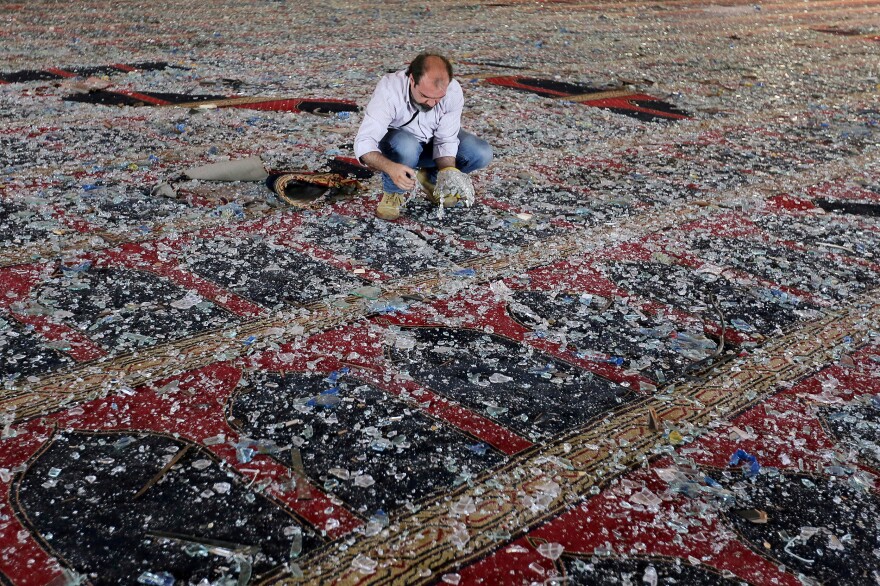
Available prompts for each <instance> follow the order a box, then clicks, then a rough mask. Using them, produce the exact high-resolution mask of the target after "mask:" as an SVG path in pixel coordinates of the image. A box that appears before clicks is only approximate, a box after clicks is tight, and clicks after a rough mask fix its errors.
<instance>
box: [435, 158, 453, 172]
mask: <svg viewBox="0 0 880 586" xmlns="http://www.w3.org/2000/svg"><path fill="white" fill-rule="evenodd" d="M434 163H436V165H437V168H438V169H445V168H446V167H455V157H437V158H436V159H434Z"/></svg>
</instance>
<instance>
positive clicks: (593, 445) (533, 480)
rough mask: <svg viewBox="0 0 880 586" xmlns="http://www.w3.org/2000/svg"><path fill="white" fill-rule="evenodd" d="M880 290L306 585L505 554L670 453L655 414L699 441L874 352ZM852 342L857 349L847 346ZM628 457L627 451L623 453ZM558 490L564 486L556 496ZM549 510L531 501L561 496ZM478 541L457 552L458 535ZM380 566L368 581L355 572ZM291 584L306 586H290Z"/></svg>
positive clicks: (397, 531)
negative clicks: (794, 386)
mask: <svg viewBox="0 0 880 586" xmlns="http://www.w3.org/2000/svg"><path fill="white" fill-rule="evenodd" d="M878 293H880V289H875V290H873V291H871V292H869V293H868V294H867V295H865V296H863V297H862V298H861V299H860V300H859V301H858V302H856V303H854V304H853V305H852V307H851V308H850V309H849V310H845V311H841V312H836V313H833V314H830V315H827V316H825V317H824V318H822V319H819V320H817V321H815V322H812V323H809V324H807V325H806V326H805V327H803V328H800V329H798V330H795V331H793V332H791V333H789V334H787V335H786V336H783V337H781V338H778V339H774V340H772V341H771V342H769V343H767V344H765V345H764V346H763V347H762V353H761V354H760V355H759V356H760V357H761V358H762V360H761V362H759V363H756V362H754V360H753V359H752V358H751V357H750V358H745V359H738V360H736V361H731V362H728V363H725V364H724V365H722V366H721V367H719V368H718V369H717V370H718V372H717V374H715V375H714V376H712V377H711V378H710V379H708V380H706V381H705V382H702V381H697V380H695V381H691V382H687V383H684V384H680V385H677V386H676V388H675V391H674V392H672V393H664V394H662V395H659V396H655V397H652V398H649V399H646V400H643V401H639V402H637V403H635V404H631V405H627V406H625V407H623V408H621V410H619V411H618V412H616V413H614V414H611V415H609V416H606V417H605V418H604V419H602V420H601V421H599V422H597V423H594V424H592V425H587V426H586V427H584V428H583V429H582V430H580V431H578V432H576V433H574V434H568V435H566V436H560V437H558V438H556V439H554V440H553V441H552V442H550V443H548V444H546V445H544V446H542V447H541V448H540V449H539V450H538V451H529V452H525V453H524V454H523V455H522V456H520V457H514V458H513V459H512V461H511V462H510V463H509V464H508V465H506V466H505V467H504V468H503V469H502V470H501V471H497V470H493V471H492V474H491V475H489V476H488V477H487V478H484V479H482V480H481V481H480V482H478V483H476V484H474V485H473V486H469V487H465V488H462V489H459V490H457V491H454V492H452V493H450V494H448V495H447V497H446V498H445V499H444V500H442V501H439V502H437V503H436V504H434V505H431V506H428V507H425V508H424V509H422V510H420V511H418V512H416V513H415V514H412V515H409V516H406V517H402V518H398V519H395V521H394V522H393V523H392V524H391V525H390V527H389V529H387V530H385V531H383V532H381V533H380V534H378V535H376V536H373V537H369V538H367V537H363V536H360V537H359V538H358V539H357V540H356V541H355V543H354V544H352V545H350V546H349V545H348V544H341V543H336V544H331V545H330V546H328V547H327V548H326V549H324V550H322V551H320V552H317V553H315V554H314V555H312V556H307V557H306V558H304V559H303V560H302V563H301V565H300V567H301V569H302V570H303V572H304V580H305V581H308V582H314V583H317V582H324V583H329V582H333V583H338V584H361V585H363V584H401V585H403V584H407V585H408V584H421V583H429V582H434V581H436V580H437V578H438V576H440V575H442V574H443V573H446V572H450V571H454V570H455V569H456V568H457V567H461V566H462V565H465V564H466V563H467V562H469V561H472V560H475V559H478V558H481V557H483V556H485V555H486V554H488V553H490V552H492V551H493V550H494V549H496V548H498V547H500V546H501V545H502V544H503V543H504V542H505V541H506V538H499V537H498V536H499V535H505V536H506V535H507V534H514V535H516V534H517V533H520V532H523V531H526V530H527V529H528V528H531V527H535V526H536V525H538V524H540V523H542V522H544V521H547V520H548V519H551V518H553V517H555V516H557V515H558V514H559V513H561V512H562V511H564V510H566V509H568V508H570V507H571V506H573V505H574V504H576V503H578V502H580V501H581V499H582V498H583V497H585V496H587V495H588V494H589V490H590V488H592V487H594V486H598V485H600V484H602V483H604V482H607V481H608V480H609V479H611V478H613V477H615V476H619V475H620V474H623V473H624V472H626V471H627V470H630V469H632V468H633V467H635V466H637V465H639V464H640V463H642V462H644V461H646V460H647V458H649V457H650V456H651V455H652V454H653V453H657V451H658V448H662V447H663V446H666V445H669V444H668V440H667V439H665V438H664V434H663V432H659V431H652V430H651V429H649V427H648V413H649V410H650V409H654V410H655V411H656V412H657V413H658V415H660V417H661V418H662V419H663V420H664V421H666V422H669V423H670V424H672V425H674V426H675V427H676V428H677V429H679V430H680V431H681V433H682V435H691V436H693V437H699V436H700V435H702V434H703V433H705V426H707V425H709V424H710V423H712V422H713V421H718V420H721V419H724V418H728V417H730V416H731V415H733V414H735V413H737V412H740V411H742V410H744V409H747V408H748V407H750V406H752V405H755V404H757V403H759V402H760V401H761V400H763V399H765V398H766V397H767V396H769V395H770V394H772V393H773V392H775V391H776V390H777V388H778V383H780V382H791V381H795V380H798V379H801V378H803V377H805V376H808V375H810V374H813V373H815V372H816V371H818V370H819V369H821V368H822V367H825V366H827V365H829V364H830V363H832V362H833V361H834V360H835V358H837V357H838V356H839V355H840V353H841V352H844V351H845V350H847V349H849V348H851V347H853V346H859V345H863V344H865V343H868V342H869V341H870V340H871V338H870V333H869V331H868V329H867V328H865V327H864V323H865V321H868V322H869V323H870V324H872V326H873V327H877V326H878V325H880V301H878ZM845 336H851V337H852V338H853V340H852V341H851V342H844V337H845ZM622 448H625V449H622ZM550 482H552V483H555V484H556V485H557V486H558V490H556V489H554V488H553V485H552V484H550ZM553 493H556V494H555V496H553V498H552V500H550V501H549V503H548V504H547V506H546V507H545V508H541V509H535V508H530V507H529V506H527V505H525V504H524V502H523V501H528V499H532V500H534V499H536V498H540V497H541V495H542V494H549V495H551V496H552V495H553ZM462 499H473V502H474V505H475V507H476V511H475V512H474V513H473V514H470V515H455V514H453V513H452V512H451V510H450V507H451V506H453V505H454V504H455V503H456V502H459V501H461V500H462ZM454 531H458V532H459V533H458V536H459V538H460V537H461V535H462V533H461V532H462V531H466V532H467V535H468V537H469V540H468V541H467V543H466V545H465V546H464V547H461V548H457V547H456V546H455V545H454V544H453V543H452V542H451V541H450V535H451V534H452V533H453V532H454ZM355 559H357V560H358V561H359V565H363V564H364V562H367V559H368V560H369V561H368V562H367V564H368V565H369V564H372V563H375V571H374V573H372V574H365V573H363V572H361V571H360V570H359V569H357V568H356V567H355V566H354V565H353V561H354V560H355ZM282 582H283V583H297V582H300V580H297V579H294V578H286V579H284V580H282Z"/></svg>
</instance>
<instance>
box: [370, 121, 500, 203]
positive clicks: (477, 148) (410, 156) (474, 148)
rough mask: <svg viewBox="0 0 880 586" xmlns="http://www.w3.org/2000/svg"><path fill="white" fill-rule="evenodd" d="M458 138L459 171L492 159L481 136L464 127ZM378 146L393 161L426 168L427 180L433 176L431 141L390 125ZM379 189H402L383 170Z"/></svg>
mask: <svg viewBox="0 0 880 586" xmlns="http://www.w3.org/2000/svg"><path fill="white" fill-rule="evenodd" d="M458 140H459V145H458V154H456V155H455V166H456V167H457V168H458V170H459V171H461V172H462V173H470V172H471V171H476V170H477V169H482V168H483V167H485V166H487V165H488V164H489V163H490V162H491V161H492V147H491V146H490V145H489V143H488V142H486V141H485V140H482V139H479V138H477V137H476V136H474V135H473V134H471V133H470V132H465V131H464V130H459V131H458ZM379 150H380V151H382V154H383V155H385V157H386V158H388V159H390V160H392V161H394V162H395V163H400V164H402V165H406V166H407V167H412V168H413V169H428V170H429V175H428V177H429V179H430V180H431V182H432V183H433V182H434V181H435V180H436V178H437V164H436V163H435V162H434V159H433V154H434V141H430V142H428V143H425V144H422V143H420V142H419V139H417V138H416V137H415V136H413V135H412V134H410V133H409V132H407V131H406V130H397V129H390V130H388V134H386V135H385V137H384V138H383V139H382V141H381V142H380V143H379ZM382 189H384V190H385V191H387V192H388V193H404V191H403V190H402V189H401V188H399V187H398V186H396V185H395V184H394V182H393V181H392V180H391V178H390V177H389V176H388V175H386V174H385V173H382Z"/></svg>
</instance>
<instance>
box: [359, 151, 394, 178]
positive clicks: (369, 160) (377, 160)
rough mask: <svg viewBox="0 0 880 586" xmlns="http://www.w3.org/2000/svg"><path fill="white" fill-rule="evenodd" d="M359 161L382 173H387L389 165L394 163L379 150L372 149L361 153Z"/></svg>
mask: <svg viewBox="0 0 880 586" xmlns="http://www.w3.org/2000/svg"><path fill="white" fill-rule="evenodd" d="M361 163H363V164H364V165H366V166H367V167H369V168H370V169H373V170H375V171H380V172H382V173H388V168H389V166H390V165H393V164H394V162H393V161H392V160H391V159H389V158H388V157H386V156H385V155H383V154H382V153H381V152H379V151H372V152H369V153H366V154H364V155H362V156H361Z"/></svg>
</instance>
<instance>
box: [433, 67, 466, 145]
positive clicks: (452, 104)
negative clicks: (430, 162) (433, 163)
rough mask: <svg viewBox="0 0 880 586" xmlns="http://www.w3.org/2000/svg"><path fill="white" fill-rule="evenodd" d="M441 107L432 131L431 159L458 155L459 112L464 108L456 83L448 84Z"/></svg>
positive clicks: (458, 86) (461, 95)
mask: <svg viewBox="0 0 880 586" xmlns="http://www.w3.org/2000/svg"><path fill="white" fill-rule="evenodd" d="M446 98H447V99H445V100H443V102H442V105H443V107H444V111H443V112H442V113H441V115H440V119H439V121H438V124H437V129H436V130H435V131H434V152H433V157H434V158H435V159H439V158H440V157H455V155H457V154H458V142H459V141H458V131H459V130H461V111H462V109H463V108H464V95H463V94H462V91H461V86H460V85H459V84H458V82H457V81H453V82H452V83H451V84H449V88H448V90H447V92H446Z"/></svg>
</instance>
